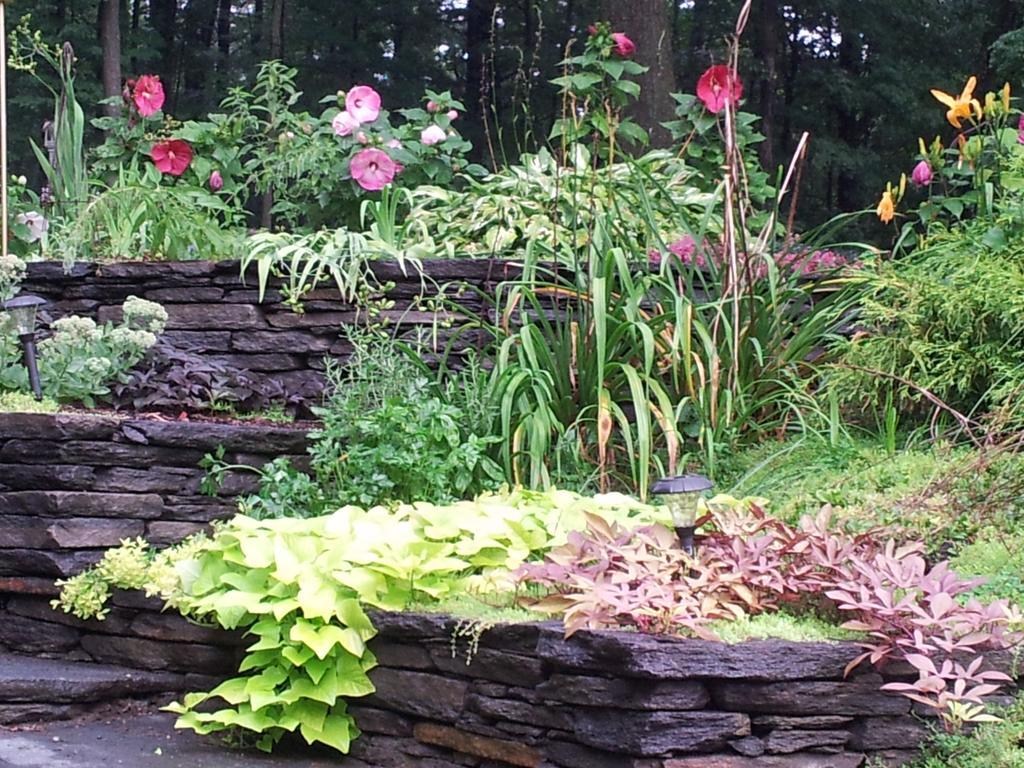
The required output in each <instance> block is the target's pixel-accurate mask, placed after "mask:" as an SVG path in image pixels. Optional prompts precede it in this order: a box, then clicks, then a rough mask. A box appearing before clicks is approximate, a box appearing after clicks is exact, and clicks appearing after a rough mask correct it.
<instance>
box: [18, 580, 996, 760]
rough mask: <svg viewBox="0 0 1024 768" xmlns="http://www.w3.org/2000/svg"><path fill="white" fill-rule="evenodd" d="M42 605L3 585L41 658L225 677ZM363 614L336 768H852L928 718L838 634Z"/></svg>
mask: <svg viewBox="0 0 1024 768" xmlns="http://www.w3.org/2000/svg"><path fill="white" fill-rule="evenodd" d="M8 588H10V584H9V583H8ZM46 600H47V598H46V597H45V596H43V595H31V594H25V593H21V594H18V595H14V594H10V595H9V596H8V599H7V603H6V608H5V610H4V615H3V616H2V619H0V626H9V625H12V626H14V627H15V629H14V630H12V629H10V628H8V629H6V630H5V631H4V637H3V639H4V643H5V644H6V645H7V646H8V647H9V648H11V649H13V650H21V651H33V652H36V653H38V652H39V651H40V650H42V648H41V646H40V644H39V642H38V638H41V637H43V633H42V632H36V631H33V632H32V633H31V635H26V636H25V643H19V641H18V638H17V633H18V629H17V626H18V622H20V621H23V620H31V621H33V622H38V623H39V626H40V627H42V626H43V625H45V626H46V628H47V629H48V636H49V637H50V638H51V640H50V644H49V646H48V647H47V650H48V652H49V655H61V656H65V657H70V658H88V659H91V660H97V661H103V662H107V663H112V664H121V665H129V666H134V667H139V668H142V669H145V670H146V671H147V672H146V674H147V675H151V676H156V677H157V678H158V680H155V681H154V682H153V685H156V684H157V682H158V683H159V685H160V686H162V688H160V690H167V689H177V690H179V691H183V690H188V689H196V688H207V687H208V686H210V685H212V684H213V683H214V682H215V680H216V679H217V678H219V677H222V676H224V675H227V674H229V673H231V672H232V671H233V670H234V668H235V666H234V665H235V664H236V663H237V660H238V658H239V653H240V650H241V644H242V643H243V642H244V641H243V639H242V638H241V637H239V636H238V635H234V634H229V633H226V632H219V631H216V630H211V629H207V628H204V627H198V626H195V625H193V624H189V623H188V622H186V621H184V620H183V619H181V618H180V617H178V616H176V615H173V614H164V613H160V612H159V604H158V603H156V602H155V601H152V600H146V599H144V598H141V597H140V596H138V595H134V594H130V593H117V594H115V595H114V606H113V609H112V611H111V613H110V616H109V617H108V618H107V619H106V621H104V622H95V621H89V622H82V621H78V620H76V619H74V618H73V617H70V616H66V615H64V614H55V613H52V612H49V613H48V611H49V609H48V608H47V607H46ZM372 618H373V621H374V624H375V625H376V626H377V628H378V630H379V635H378V636H377V637H376V638H374V640H373V641H372V642H371V644H370V647H371V649H372V651H373V652H374V654H375V655H376V656H377V659H378V661H379V666H378V667H377V668H376V669H374V670H372V671H371V673H370V678H371V680H372V681H373V683H374V685H375V686H376V689H377V690H376V692H375V693H374V694H373V695H371V696H369V697H366V698H364V699H359V700H355V701H353V702H352V704H351V706H350V711H351V712H352V714H353V715H354V716H355V718H356V721H357V723H358V725H359V727H360V729H361V730H362V731H363V735H362V736H361V737H360V738H359V739H358V740H357V741H356V742H355V743H354V744H353V748H352V753H351V757H350V758H349V759H347V760H343V761H341V762H340V763H339V765H340V766H342V768H368V767H369V766H373V767H374V768H413V767H415V768H456V767H457V766H479V767H480V768H485V767H486V768H503V767H505V766H524V767H526V768H555V767H556V766H559V767H562V768H859V767H860V766H863V765H864V764H865V761H866V760H867V759H868V758H872V757H874V758H881V759H882V760H884V761H885V762H886V764H888V765H893V766H895V765H899V764H901V763H902V762H903V761H904V760H907V759H909V758H911V757H912V756H913V755H914V748H915V747H916V745H917V744H918V742H919V741H920V740H921V739H922V738H924V737H925V736H926V735H927V727H926V725H925V723H926V722H927V717H924V716H923V715H924V713H921V712H915V711H914V710H913V709H912V707H911V702H910V701H909V700H908V699H905V698H903V697H899V696H894V695H890V694H886V693H883V692H882V691H880V690H879V686H880V685H881V684H882V683H883V682H884V681H886V680H892V679H906V677H905V676H904V677H901V675H900V672H901V670H898V669H894V670H893V671H892V672H891V673H889V674H886V675H885V676H883V675H881V674H878V673H876V672H874V671H870V670H865V671H862V672H860V673H858V674H856V675H854V676H852V677H851V678H849V679H845V680H844V679H843V668H844V667H845V665H846V663H847V662H848V661H849V660H850V659H851V658H852V657H853V656H854V655H856V654H857V653H858V648H857V647H856V646H855V645H853V644H851V643H791V642H785V641H750V642H746V643H740V644H737V645H732V646H729V645H721V644H717V643H711V642H706V641H703V640H688V639H676V638H666V637H656V636H650V635H642V634H636V633H630V632H612V631H594V632H591V631H583V632H579V633H577V634H576V635H575V636H574V637H572V638H570V639H569V640H568V641H566V640H564V639H563V637H562V628H561V626H560V625H559V624H556V623H551V622H547V623H539V624H505V625H498V626H494V627H491V628H488V629H486V630H484V631H483V632H482V634H481V636H480V639H479V646H478V648H476V649H475V650H471V648H470V647H469V643H468V641H467V640H466V639H465V638H464V637H462V636H461V634H460V633H459V632H457V629H458V627H460V626H462V625H457V623H456V622H455V620H453V619H451V618H449V617H445V616H441V615H433V614H411V613H410V614H403V613H375V614H372ZM456 635H459V637H458V638H457V639H456V641H454V642H453V637H455V636H456ZM453 648H454V653H453ZM1003 661H1004V662H1005V663H1002V664H997V665H998V666H1002V667H1004V668H1006V667H1008V666H1009V663H1010V662H1009V659H1006V660H1003ZM902 672H903V673H904V674H905V673H906V672H907V670H906V669H903V670H902ZM143 682H145V681H143ZM143 693H146V690H144V689H140V691H139V692H138V694H137V695H141V694H143ZM53 706H54V707H59V706H61V704H60V703H59V702H58V703H55V704H54V705H53ZM48 711H49V710H48ZM54 711H57V712H58V714H59V711H58V710H54ZM2 715H3V712H2V708H0V716H2Z"/></svg>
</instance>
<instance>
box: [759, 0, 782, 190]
mask: <svg viewBox="0 0 1024 768" xmlns="http://www.w3.org/2000/svg"><path fill="white" fill-rule="evenodd" d="M757 10H758V15H757V16H755V19H757V21H758V23H757V24H756V26H755V29H756V30H757V31H756V33H755V34H756V37H755V38H754V57H755V58H756V59H757V61H758V62H759V63H760V68H761V76H760V77H759V78H758V81H757V102H758V103H757V110H756V111H757V112H758V113H759V114H760V115H761V133H763V134H764V138H765V140H764V141H763V142H761V144H760V146H759V147H758V150H759V154H760V156H761V164H762V165H763V166H764V167H765V168H767V169H768V171H769V172H771V171H774V170H775V150H776V148H777V141H778V131H777V127H776V113H775V101H776V98H775V91H776V84H777V82H778V61H777V55H776V54H777V51H778V46H779V29H780V27H781V24H779V3H778V0H760V2H759V3H758V8H757Z"/></svg>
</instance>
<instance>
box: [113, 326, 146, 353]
mask: <svg viewBox="0 0 1024 768" xmlns="http://www.w3.org/2000/svg"><path fill="white" fill-rule="evenodd" d="M107 339H108V340H109V341H110V344H111V345H113V346H115V347H117V348H119V349H122V350H136V351H137V352H138V353H139V354H141V353H143V352H145V351H146V350H147V349H149V348H150V347H152V346H153V345H154V344H156V334H154V333H152V332H150V331H146V330H143V329H141V328H129V327H128V326H126V325H122V326H119V327H117V328H114V329H113V330H111V331H110V334H109V335H108V336H107Z"/></svg>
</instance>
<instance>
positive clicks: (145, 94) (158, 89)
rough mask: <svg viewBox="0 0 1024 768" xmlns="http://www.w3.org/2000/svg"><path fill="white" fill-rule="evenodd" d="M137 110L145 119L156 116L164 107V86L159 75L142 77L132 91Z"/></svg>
mask: <svg viewBox="0 0 1024 768" xmlns="http://www.w3.org/2000/svg"><path fill="white" fill-rule="evenodd" d="M132 100H133V101H134V102H135V108H136V109H137V110H139V114H140V115H142V116H143V117H150V116H152V115H155V114H156V113H157V112H159V111H160V109H161V108H162V107H163V105H164V86H163V84H162V83H161V82H160V78H159V77H158V76H157V75H142V76H141V77H140V78H139V79H138V80H136V81H135V88H134V90H133V91H132Z"/></svg>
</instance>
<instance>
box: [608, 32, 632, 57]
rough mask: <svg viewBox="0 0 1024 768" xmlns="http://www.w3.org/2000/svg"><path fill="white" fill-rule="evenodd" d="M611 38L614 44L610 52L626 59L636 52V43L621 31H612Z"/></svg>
mask: <svg viewBox="0 0 1024 768" xmlns="http://www.w3.org/2000/svg"><path fill="white" fill-rule="evenodd" d="M612 40H614V41H615V45H614V46H613V47H612V53H614V54H615V55H616V56H618V57H619V58H621V59H628V58H629V57H630V56H632V55H633V54H634V53H636V43H634V42H633V41H632V40H630V39H629V38H628V37H626V35H625V34H624V33H623V32H612Z"/></svg>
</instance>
